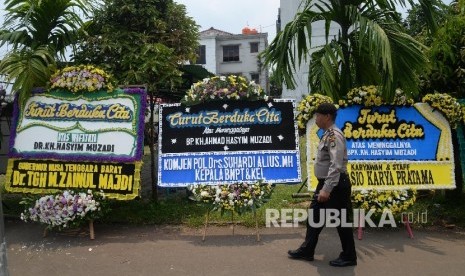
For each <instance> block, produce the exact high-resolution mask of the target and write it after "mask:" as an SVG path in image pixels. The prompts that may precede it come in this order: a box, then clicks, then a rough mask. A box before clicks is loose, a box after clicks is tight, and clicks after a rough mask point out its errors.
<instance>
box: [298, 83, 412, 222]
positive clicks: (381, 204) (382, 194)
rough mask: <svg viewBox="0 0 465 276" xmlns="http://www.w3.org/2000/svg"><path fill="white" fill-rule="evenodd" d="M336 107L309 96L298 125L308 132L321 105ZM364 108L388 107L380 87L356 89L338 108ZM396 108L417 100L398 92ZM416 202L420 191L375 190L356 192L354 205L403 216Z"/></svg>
mask: <svg viewBox="0 0 465 276" xmlns="http://www.w3.org/2000/svg"><path fill="white" fill-rule="evenodd" d="M325 102H327V103H333V100H332V99H331V98H330V97H328V96H324V95H321V94H318V93H315V94H311V95H308V96H306V97H305V98H304V99H303V100H302V101H301V102H300V103H299V105H298V108H297V111H298V115H297V121H298V125H299V129H300V130H301V131H302V130H305V129H306V126H307V122H308V121H309V120H310V118H312V116H313V114H314V113H315V109H316V108H317V106H318V105H320V104H321V103H325ZM354 104H364V105H366V106H380V105H383V104H387V103H386V102H385V101H384V100H383V98H382V97H381V94H380V92H379V90H378V87H377V86H374V85H369V86H362V87H356V88H353V89H351V90H350V91H349V93H347V96H346V99H345V100H339V102H338V103H337V104H336V107H338V108H339V107H342V106H348V105H354ZM391 104H392V105H413V104H414V101H413V99H411V98H409V97H408V96H407V95H406V94H405V93H404V91H402V90H401V89H397V90H396V93H395V95H394V100H393V102H392V103H391ZM415 200H416V191H415V190H412V189H402V190H392V191H391V190H386V191H380V190H371V191H366V190H362V191H354V192H353V193H352V201H353V203H354V205H355V206H354V207H355V208H360V209H365V210H370V209H375V212H376V213H381V212H382V211H383V210H385V209H389V210H391V211H392V212H393V213H399V212H402V211H405V210H406V209H407V208H409V207H410V206H411V205H413V203H414V202H415Z"/></svg>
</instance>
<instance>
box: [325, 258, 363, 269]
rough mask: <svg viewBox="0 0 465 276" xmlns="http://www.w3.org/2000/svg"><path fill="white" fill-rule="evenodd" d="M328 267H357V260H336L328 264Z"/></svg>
mask: <svg viewBox="0 0 465 276" xmlns="http://www.w3.org/2000/svg"><path fill="white" fill-rule="evenodd" d="M329 265H330V266H337V267H344V266H354V265H357V260H344V259H341V258H337V259H336V260H332V261H330V262H329Z"/></svg>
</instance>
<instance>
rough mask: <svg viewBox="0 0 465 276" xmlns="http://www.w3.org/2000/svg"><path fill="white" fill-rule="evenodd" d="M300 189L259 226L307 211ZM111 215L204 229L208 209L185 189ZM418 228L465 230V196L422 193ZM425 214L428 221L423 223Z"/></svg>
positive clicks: (285, 191) (261, 216) (284, 191)
mask: <svg viewBox="0 0 465 276" xmlns="http://www.w3.org/2000/svg"><path fill="white" fill-rule="evenodd" d="M299 187H300V185H283V184H280V185H276V187H275V190H274V192H273V195H272V197H271V199H270V201H269V202H267V203H266V204H265V205H264V206H262V207H261V208H259V209H258V210H257V219H258V223H259V226H262V227H263V226H264V225H265V211H266V209H278V210H280V209H291V208H307V207H308V198H292V194H293V193H295V192H297V190H298V189H299ZM20 200H21V195H18V194H6V195H4V198H3V203H4V207H3V210H4V214H5V216H6V217H10V218H11V217H13V218H19V215H20V213H21V211H22V210H23V206H22V205H20V204H19V201H20ZM109 205H110V208H111V211H110V212H109V213H108V214H107V215H106V216H105V218H103V219H101V220H100V222H102V223H125V224H135V225H159V224H182V225H186V226H188V227H201V226H203V225H204V223H205V215H206V213H207V208H206V206H205V205H203V204H201V203H198V202H195V201H191V200H189V199H188V197H187V194H186V192H185V190H184V189H178V191H177V192H176V193H174V194H169V193H166V194H165V195H164V196H162V197H161V199H160V200H159V201H158V202H154V201H150V200H140V199H139V200H132V201H116V200H113V201H111V202H110V204H109ZM410 212H411V213H412V214H414V222H413V224H414V225H415V226H420V227H429V226H444V227H447V228H451V227H460V228H463V227H465V195H462V196H461V197H455V198H454V199H449V198H448V197H446V196H445V193H444V192H442V191H436V192H430V191H422V192H421V193H420V196H419V198H418V199H417V202H416V203H415V204H414V206H413V207H412V208H411V210H410ZM422 213H426V214H427V221H426V222H425V221H421V219H420V217H421V214H422ZM231 219H232V218H231V214H230V213H225V214H223V215H221V214H220V212H210V219H209V221H210V224H217V225H227V224H229V223H231ZM234 222H235V223H237V224H241V225H244V226H246V227H255V219H254V216H253V213H252V212H249V213H246V214H243V215H241V216H238V215H237V214H235V218H234Z"/></svg>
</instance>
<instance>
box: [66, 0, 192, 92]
mask: <svg viewBox="0 0 465 276" xmlns="http://www.w3.org/2000/svg"><path fill="white" fill-rule="evenodd" d="M197 39H198V26H197V25H196V24H195V22H194V21H193V20H192V18H190V17H188V16H187V15H186V9H185V6H184V5H180V4H176V3H175V2H174V1H172V0H142V1H132V0H116V1H110V0H106V1H103V5H102V6H101V8H100V9H99V10H98V11H97V12H96V16H95V18H94V21H93V24H92V26H91V28H90V31H89V36H86V37H85V39H84V41H83V43H81V44H80V45H79V48H78V53H77V54H76V55H75V56H74V60H75V61H77V62H78V63H83V64H86V63H92V64H95V65H98V66H99V67H101V68H104V69H105V70H107V71H109V72H111V73H112V74H113V75H114V76H115V78H116V79H118V80H119V81H120V82H121V83H122V84H148V86H149V92H154V91H155V90H157V89H160V88H168V89H170V88H172V87H173V86H174V85H175V84H177V83H179V81H180V76H181V71H179V64H181V63H182V62H184V61H186V60H191V59H193V58H194V57H195V51H196V49H197Z"/></svg>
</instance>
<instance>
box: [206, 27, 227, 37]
mask: <svg viewBox="0 0 465 276" xmlns="http://www.w3.org/2000/svg"><path fill="white" fill-rule="evenodd" d="M200 34H201V35H205V36H216V35H233V34H232V33H228V32H225V31H222V30H217V29H215V28H213V27H210V29H207V30H205V31H201V32H200Z"/></svg>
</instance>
